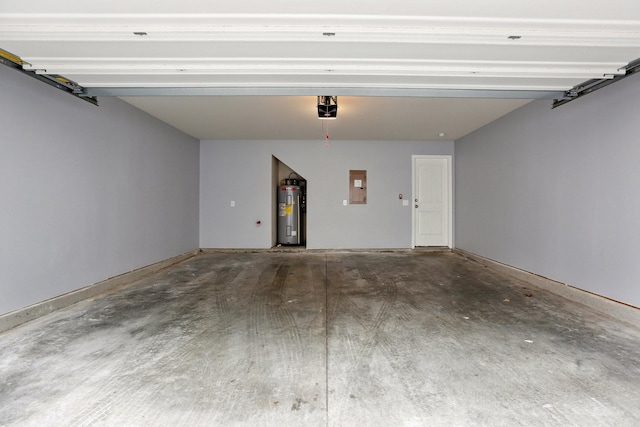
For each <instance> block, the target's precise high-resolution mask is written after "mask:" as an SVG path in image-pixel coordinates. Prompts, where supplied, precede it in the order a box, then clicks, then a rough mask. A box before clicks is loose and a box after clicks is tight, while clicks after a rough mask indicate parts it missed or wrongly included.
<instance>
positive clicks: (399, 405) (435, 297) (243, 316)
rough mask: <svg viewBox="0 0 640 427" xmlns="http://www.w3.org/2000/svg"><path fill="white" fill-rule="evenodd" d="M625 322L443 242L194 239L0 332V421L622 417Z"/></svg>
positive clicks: (637, 335) (634, 331)
mask: <svg viewBox="0 0 640 427" xmlns="http://www.w3.org/2000/svg"><path fill="white" fill-rule="evenodd" d="M639 339H640V329H639V328H638V327H635V326H632V325H627V324H625V323H622V322H619V321H615V320H614V319H613V318H610V317H608V316H605V315H602V314H598V313H597V312H595V311H592V310H591V309H588V308H586V307H584V306H581V305H579V304H576V303H573V302H570V301H568V300H565V299H563V298H560V297H558V296H555V295H553V294H550V293H547V292H545V291H542V290H537V289H534V288H531V287H529V286H528V285H527V284H525V283H524V282H520V281H518V280H516V279H512V278H509V277H507V276H504V275H501V274H499V273H498V272H497V271H493V270H492V269H490V268H486V267H483V266H481V265H480V264H478V263H476V262H474V261H470V260H467V259H465V258H463V257H462V256H460V255H458V254H455V253H450V252H441V253H421V252H396V253H393V252H391V253H374V252H371V253H357V252H353V253H351V252H349V253H338V252H328V253H313V252H296V253H268V252H263V253H207V252H205V253H201V254H200V255H198V256H196V257H195V258H191V259H189V260H188V261H185V262H183V263H181V264H178V265H176V266H173V267H171V268H169V269H166V270H164V271H162V272H161V273H159V274H155V275H152V276H149V277H147V278H145V279H143V280H141V281H139V282H137V283H135V284H133V285H132V286H129V287H127V288H125V289H121V290H119V291H118V292H115V293H112V294H109V295H106V296H102V297H99V298H95V299H93V300H87V301H84V302H81V303H78V304H76V305H74V306H72V307H69V308H67V309H64V310H61V311H58V312H56V313H53V314H51V315H48V316H45V317H43V318H40V319H38V320H35V321H33V322H30V323H28V324H25V325H23V326H20V327H18V328H16V329H13V330H11V331H8V332H5V333H3V334H0V426H13V425H19V426H22V425H30V426H51V425H59V426H74V425H107V426H161V425H162V426H177V425H182V426H196V425H207V426H209V425H225V426H227V425H229V426H234V425H242V426H244V425H251V426H253V425H267V426H279V427H282V426H324V425H331V426H392V425H393V426H397V425H407V426H418V425H420V426H474V425H486V426H524V425H526V426H531V425H533V426H547V425H549V426H551V425H553V426H556V425H557V426H637V425H640V345H638V344H639V342H640V340H639Z"/></svg>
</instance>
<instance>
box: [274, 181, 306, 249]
mask: <svg viewBox="0 0 640 427" xmlns="http://www.w3.org/2000/svg"><path fill="white" fill-rule="evenodd" d="M300 237H301V233H300V186H299V185H280V186H278V243H280V244H281V245H299V244H300Z"/></svg>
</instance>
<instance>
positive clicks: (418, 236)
mask: <svg viewBox="0 0 640 427" xmlns="http://www.w3.org/2000/svg"><path fill="white" fill-rule="evenodd" d="M413 162H414V163H413V180H414V183H413V190H414V191H413V210H414V215H413V220H414V222H413V233H414V246H447V247H451V236H452V234H451V218H452V217H451V156H414V157H413Z"/></svg>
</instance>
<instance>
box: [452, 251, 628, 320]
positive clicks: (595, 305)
mask: <svg viewBox="0 0 640 427" xmlns="http://www.w3.org/2000/svg"><path fill="white" fill-rule="evenodd" d="M454 252H456V253H458V254H460V255H461V256H463V257H465V258H468V259H471V260H473V261H476V262H478V263H480V264H482V265H485V266H488V267H492V268H495V269H497V270H499V271H500V272H502V273H504V274H507V275H509V276H511V277H515V278H516V279H519V280H522V281H524V282H526V283H527V284H529V285H531V286H536V287H538V288H540V289H544V290H546V291H549V292H552V293H554V294H556V295H559V296H561V297H563V298H566V299H568V300H571V301H574V302H577V303H579V304H582V305H585V306H587V307H590V308H592V309H594V310H596V311H598V312H600V313H602V314H606V315H608V316H611V317H613V318H615V319H616V320H620V321H622V322H625V323H629V324H632V325H635V326H639V325H640V308H638V307H635V306H632V305H629V304H626V303H623V302H620V301H616V300H613V299H610V298H607V297H604V296H602V295H598V294H595V293H592V292H589V291H585V290H584V289H580V288H576V287H574V286H571V285H567V284H566V283H562V282H558V281H555V280H552V279H549V278H546V277H543V276H539V275H537V274H534V273H531V272H529V271H526V270H521V269H519V268H516V267H512V266H510V265H507V264H503V263H501V262H498V261H494V260H492V259H490V258H485V257H483V256H480V255H476V254H474V253H472V252H467V251H464V250H462V249H454Z"/></svg>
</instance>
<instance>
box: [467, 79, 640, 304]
mask: <svg viewBox="0 0 640 427" xmlns="http://www.w3.org/2000/svg"><path fill="white" fill-rule="evenodd" d="M639 99H640V76H638V75H636V76H632V77H629V78H627V79H626V80H623V81H621V82H618V83H616V84H614V85H612V86H609V87H607V88H604V89H602V90H600V91H598V92H595V93H593V94H590V95H588V96H586V97H584V98H582V99H579V100H576V101H574V102H571V103H569V104H566V105H564V106H562V107H559V108H557V109H554V110H551V108H550V107H551V102H550V101H536V102H533V103H531V104H528V105H526V106H524V107H522V108H520V109H518V110H516V111H515V112H513V113H511V114H509V115H507V116H505V117H503V118H501V119H499V120H498V121H496V122H493V123H491V124H489V125H487V126H486V127H484V128H482V129H480V130H478V131H476V132H474V133H472V134H470V135H469V136H467V137H465V138H463V139H461V140H459V141H456V143H455V148H456V157H455V163H456V168H455V170H456V180H455V182H456V216H455V219H456V245H457V247H459V248H461V249H464V250H467V251H470V252H474V253H476V254H479V255H483V256H485V257H488V258H491V259H494V260H497V261H500V262H503V263H506V264H509V265H512V266H515V267H518V268H521V269H524V270H528V271H531V272H534V273H537V274H540V275H542V276H546V277H549V278H551V279H555V280H558V281H561V282H564V283H567V284H570V285H573V286H577V287H580V288H582V289H585V290H588V291H591V292H594V293H598V294H601V295H604V296H607V297H610V298H613V299H616V300H619V301H623V302H626V303H629V304H632V305H635V306H640V262H639V261H640V140H639V136H640V102H639V101H638V100H639Z"/></svg>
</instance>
